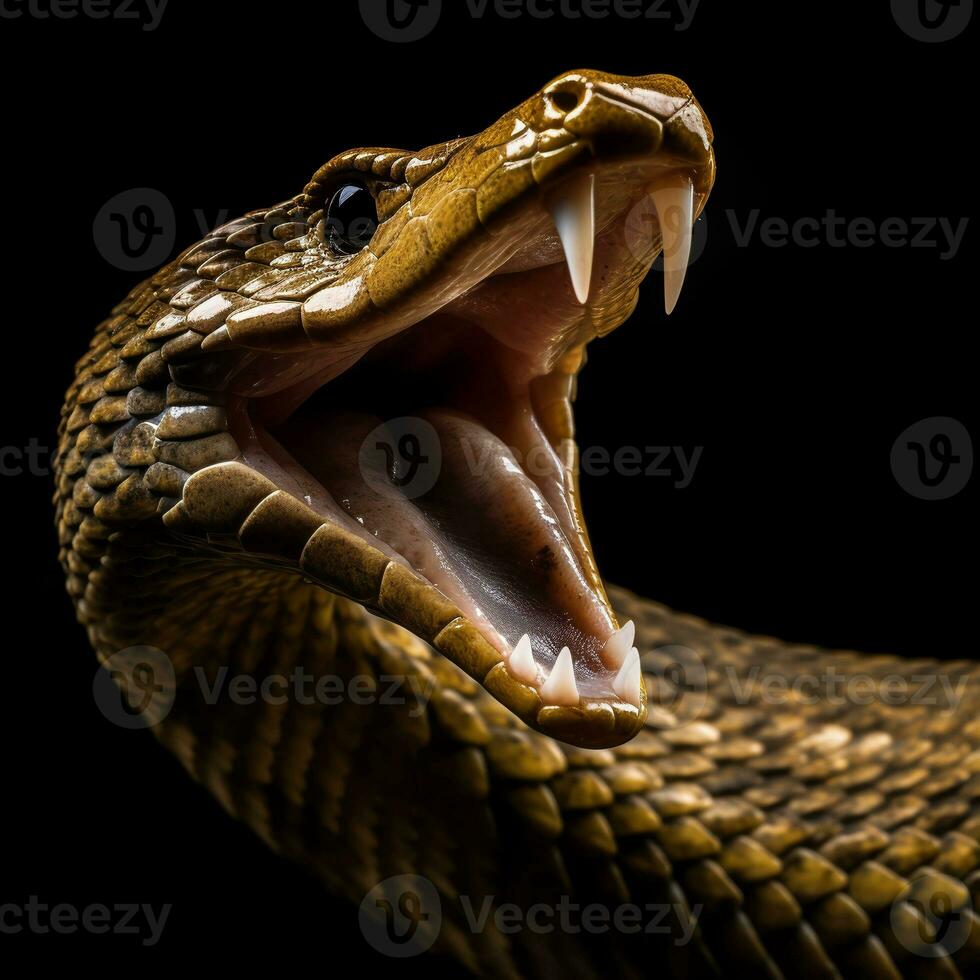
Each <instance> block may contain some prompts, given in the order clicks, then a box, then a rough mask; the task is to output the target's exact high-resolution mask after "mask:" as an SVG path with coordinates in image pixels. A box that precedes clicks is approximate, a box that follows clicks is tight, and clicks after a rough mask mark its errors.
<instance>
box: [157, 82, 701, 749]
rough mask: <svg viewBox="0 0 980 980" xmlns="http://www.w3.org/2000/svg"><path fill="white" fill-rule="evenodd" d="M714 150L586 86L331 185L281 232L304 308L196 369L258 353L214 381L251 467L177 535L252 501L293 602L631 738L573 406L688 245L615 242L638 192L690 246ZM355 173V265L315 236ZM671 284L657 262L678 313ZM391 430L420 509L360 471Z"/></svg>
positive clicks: (294, 307) (362, 168)
mask: <svg viewBox="0 0 980 980" xmlns="http://www.w3.org/2000/svg"><path fill="white" fill-rule="evenodd" d="M707 134H708V130H707V123H706V121H705V120H704V119H703V116H702V115H701V113H700V109H698V108H697V107H696V104H695V103H694V102H693V99H692V97H691V95H690V93H689V91H688V90H687V89H686V87H684V86H683V84H682V83H679V82H676V80H670V79H668V78H667V76H650V77H648V78H646V79H621V78H617V77H616V76H609V75H603V74H602V73H597V72H575V73H570V74H569V75H567V76H562V77H561V78H559V79H557V80H556V81H555V82H553V83H551V84H550V85H549V86H546V88H545V89H544V90H543V91H542V92H541V93H539V94H538V95H537V96H535V97H534V98H533V99H531V100H528V102H526V103H524V104H522V105H521V106H519V107H517V108H516V109H515V110H512V111H511V112H510V113H508V114H507V115H505V116H504V117H503V118H502V119H501V120H499V121H498V123H496V124H494V125H493V126H491V127H490V128H489V129H488V130H486V131H484V133H482V134H480V135H479V136H477V137H474V138H472V139H464V140H457V141H454V142H452V143H450V144H441V145H440V146H437V147H432V148H430V149H429V150H426V151H422V152H421V153H418V154H416V155H414V156H409V155H406V154H404V153H400V152H399V151H383V150H374V151H356V152H352V153H349V154H343V155H342V156H341V157H340V158H337V160H335V161H332V162H331V163H330V164H328V165H327V166H326V167H324V168H322V169H321V171H320V172H318V174H317V175H315V177H314V179H313V180H312V181H311V183H310V184H309V185H308V186H307V189H306V191H305V192H304V195H303V197H302V200H301V202H300V204H299V205H298V213H301V214H306V215H308V217H307V219H306V226H305V227H306V228H307V231H306V233H305V234H302V231H303V228H302V227H298V226H296V227H291V228H290V231H289V233H290V234H294V233H297V232H299V233H301V234H299V235H298V237H296V238H294V239H292V240H290V241H289V243H288V245H289V246H290V248H291V249H292V251H291V252H290V251H288V250H287V251H286V252H280V253H279V254H278V255H277V256H276V257H275V258H273V259H272V261H273V262H277V263H279V264H280V266H282V267H283V268H287V269H296V270H298V271H296V272H295V273H290V274H289V275H290V276H291V277H292V278H287V283H293V282H296V283H299V284H302V285H303V289H305V292H301V291H299V287H298V286H291V285H289V286H287V287H286V288H284V287H283V286H280V285H278V284H277V283H271V284H267V280H261V286H262V288H260V289H251V290H250V291H249V293H248V296H247V299H246V300H245V301H244V302H243V303H242V304H240V305H238V306H237V307H236V308H235V309H233V310H231V311H230V313H229V315H228V316H227V317H226V319H225V321H224V324H223V325H221V326H219V327H218V328H217V329H215V330H214V331H213V332H212V333H211V334H210V336H209V337H208V339H207V341H206V342H205V345H204V349H205V351H206V352H208V353H211V352H214V354H216V355H224V356H229V354H231V355H235V354H236V352H237V354H238V355H240V354H247V355H248V356H247V357H246V358H245V359H244V360H242V361H241V362H240V363H237V362H236V367H235V369H234V371H233V376H232V377H231V380H230V381H229V382H228V390H229V392H230V394H231V396H232V401H233V405H234V406H236V407H235V408H234V410H233V411H232V412H231V413H230V417H229V429H230V431H231V434H232V435H233V436H234V437H235V439H236V441H237V444H238V445H239V446H240V447H241V450H242V456H243V458H244V461H245V463H246V464H248V465H247V467H242V468H241V469H242V470H244V472H241V471H240V469H238V468H237V467H239V466H240V464H238V463H234V464H232V463H229V464H221V465H219V466H212V467H209V468H208V469H207V470H203V471H202V472H201V473H197V474H194V475H193V476H191V478H190V479H189V480H188V481H187V484H186V485H185V487H184V495H183V499H182V501H181V504H180V505H179V506H178V507H177V508H174V509H173V510H172V511H171V512H169V513H168V514H167V515H166V517H165V522H166V523H167V524H168V526H170V527H171V528H172V529H173V530H175V531H179V530H180V528H181V525H182V523H183V522H184V521H185V519H186V520H188V521H189V522H190V523H191V524H196V526H201V525H202V523H204V522H205V521H206V517H207V514H208V513H210V511H209V508H211V507H213V506H214V501H215V500H216V499H217V498H218V497H220V496H222V495H231V494H232V493H233V492H238V493H239V494H241V495H243V498H244V499H245V501H246V504H247V506H246V504H243V505H242V512H243V513H244V514H248V513H250V511H249V508H254V507H255V503H256V498H259V504H260V506H259V507H258V508H257V510H256V512H258V511H259V510H261V511H262V512H263V513H262V517H261V519H259V518H256V517H255V514H251V516H247V517H244V518H243V520H244V524H243V525H242V530H241V532H240V534H239V537H240V538H241V540H242V543H243V545H245V547H246V551H250V552H252V553H257V552H261V551H262V549H263V548H264V549H265V554H266V555H267V556H269V557H273V558H275V559H276V560H281V559H282V558H283V557H284V556H283V555H282V554H280V553H279V552H280V551H281V549H280V548H279V545H278V542H279V541H283V542H285V541H289V542H295V543H294V544H291V545H290V551H289V556H288V557H289V558H290V560H291V561H293V562H295V563H296V565H297V567H298V569H299V570H300V571H302V573H303V574H304V575H305V576H306V577H307V578H309V579H311V580H312V581H314V582H316V583H317V584H319V585H321V586H323V587H325V588H328V589H330V590H332V591H335V592H339V593H341V594H343V595H347V596H349V597H351V598H353V599H355V600H356V601H358V602H360V603H362V604H363V605H365V606H367V607H369V608H371V609H372V610H374V611H376V612H379V613H381V614H382V615H384V616H385V617H387V618H389V619H392V620H394V621H395V622H397V623H399V624H400V625H402V626H405V627H406V628H408V629H409V630H411V631H412V632H414V633H416V634H417V635H418V636H420V637H421V638H422V639H424V640H426V641H428V642H430V643H432V644H433V645H434V646H435V647H436V649H437V650H439V651H440V652H441V653H442V654H443V655H444V656H446V657H447V658H448V659H450V660H451V661H453V662H454V663H456V664H457V665H458V666H460V667H461V668H462V669H463V670H465V671H466V672H467V673H469V674H470V675H471V676H473V677H474V678H476V679H477V680H478V681H480V682H481V683H482V684H483V686H484V687H485V688H486V689H487V690H488V691H489V692H490V693H491V694H492V695H494V696H495V697H496V698H497V699H498V700H499V701H501V702H502V703H503V704H504V705H506V706H507V707H508V708H510V709H511V710H512V711H513V712H514V713H515V714H516V715H518V716H519V717H520V718H522V719H523V720H524V721H525V722H526V723H527V724H529V725H531V726H533V727H535V728H538V729H539V730H541V731H543V732H545V733H547V734H549V735H552V736H554V737H556V738H559V739H562V740H565V741H568V742H572V743H575V744H579V745H582V746H588V747H602V746H611V745H615V744H619V743H621V742H623V741H626V740H627V739H629V738H630V737H632V736H633V735H634V734H635V733H636V732H637V731H638V730H639V728H640V727H641V725H642V724H643V720H644V717H645V713H646V691H645V689H644V686H643V682H642V676H641V673H640V670H639V655H638V653H637V652H636V651H635V648H634V647H633V645H632V624H626V625H625V626H623V627H622V628H619V629H618V628H617V624H616V619H615V614H614V613H613V611H612V609H611V607H610V605H609V602H608V599H607V598H606V594H605V590H604V587H603V584H602V580H601V577H600V575H599V572H598V569H597V568H596V564H595V560H594V558H593V555H592V550H591V547H590V544H589V540H588V533H587V530H586V526H585V521H584V518H583V515H582V511H581V502H580V495H579V492H578V477H577V468H578V460H577V448H576V445H575V442H574V433H573V425H572V411H571V401H572V397H573V392H574V387H575V376H576V374H577V372H578V370H579V369H580V367H581V365H582V363H583V362H584V347H585V345H586V344H587V343H588V341H590V340H591V339H592V338H593V337H595V336H597V335H602V334H605V333H607V332H609V331H610V330H612V329H614V328H615V327H616V326H618V325H619V324H620V323H622V322H623V321H624V320H625V319H626V318H627V317H628V316H629V314H630V313H631V312H632V309H633V307H634V305H635V302H636V290H637V287H638V286H639V283H640V282H641V281H642V279H643V278H644V276H645V275H646V273H647V271H648V270H649V267H650V265H651V264H652V262H653V260H654V259H655V258H656V256H657V254H658V253H659V252H660V250H661V247H664V249H665V251H668V253H669V252H670V251H674V252H677V253H678V254H683V252H684V248H685V242H684V239H685V237H686V238H687V243H688V244H689V234H688V235H687V236H685V234H684V233H683V232H682V233H681V234H678V235H675V236H674V237H673V239H671V238H670V236H669V234H668V232H669V229H668V228H667V227H666V225H664V227H663V229H662V230H661V227H660V225H658V224H655V225H654V227H653V229H652V231H651V233H650V234H649V235H648V237H647V238H646V239H645V240H643V241H640V242H635V241H629V240H628V239H627V234H626V222H627V218H628V216H629V215H630V214H631V212H632V211H633V210H634V209H635V208H636V206H637V205H638V204H639V203H640V202H642V201H643V200H644V198H645V197H646V196H647V195H648V194H649V193H650V192H651V189H653V192H654V199H655V203H656V201H657V195H659V196H660V202H661V203H659V204H657V218H662V216H663V214H664V207H666V206H667V204H671V205H672V206H676V201H675V200H671V201H667V197H669V196H670V195H675V197H676V195H677V194H678V192H680V193H684V192H685V189H686V193H687V201H688V205H687V211H686V212H685V211H683V209H682V212H681V213H682V221H681V225H682V226H683V225H684V224H685V223H687V224H688V225H689V222H690V219H691V218H692V217H693V213H694V212H696V211H698V210H700V208H701V207H702V206H703V204H704V200H705V198H706V196H707V193H708V191H709V189H710V185H711V181H712V179H713V156H712V152H711V149H710V136H709V135H707ZM354 171H356V172H358V173H360V174H362V175H363V176H364V180H365V182H367V183H368V184H369V186H371V187H372V188H373V191H372V193H373V194H374V196H375V199H376V200H377V204H378V215H379V218H380V219H381V223H380V225H379V227H378V229H377V231H376V233H375V235H374V237H373V238H372V240H371V242H370V244H369V245H368V246H367V247H366V248H364V249H363V250H362V251H361V252H359V253H357V254H356V255H353V256H346V257H343V258H340V257H337V256H330V255H328V254H326V252H325V248H326V243H325V242H324V240H323V239H322V236H319V235H318V233H317V232H316V231H315V229H316V227H318V226H319V224H320V223H322V221H323V210H322V208H323V206H324V201H325V200H326V199H328V198H329V197H330V196H331V194H332V192H333V191H332V189H333V188H334V187H335V185H336V181H337V180H338V179H341V178H342V175H343V174H350V173H351V172H354ZM344 179H347V178H344ZM399 182H400V183H399ZM399 188H403V190H399ZM399 195H400V196H399ZM687 231H688V232H689V227H688V229H687ZM678 243H679V244H678ZM672 244H673V246H674V248H673V249H671V248H670V246H671V245H672ZM257 247H259V248H261V247H262V246H257ZM263 254H264V253H263ZM667 258H668V260H670V254H668V256H667ZM683 264H684V263H683V262H675V263H674V264H673V265H671V264H670V262H668V271H669V272H670V274H671V275H670V276H669V277H668V285H667V291H666V294H665V302H666V305H667V306H668V308H669V307H670V306H672V304H673V302H674V301H676V294H677V291H678V290H679V285H680V279H681V278H682V275H683ZM304 270H305V271H304ZM270 278H271V277H270ZM391 419H396V420H397V419H402V420H404V419H409V420H412V424H413V425H415V424H418V425H421V426H422V428H425V427H428V431H430V432H432V433H434V434H435V442H436V445H437V447H438V448H439V450H440V452H441V469H440V470H439V472H438V476H437V479H436V480H435V482H434V483H433V485H432V486H430V487H427V488H426V489H424V491H422V492H421V493H419V494H414V493H413V494H411V495H409V494H406V493H404V492H401V491H399V492H396V493H394V494H392V493H389V492H387V491H386V490H385V489H384V488H382V489H381V490H379V488H378V482H377V480H374V479H372V478H371V473H370V470H371V466H373V465H375V464H370V463H369V464H367V468H366V465H365V453H364V448H365V446H367V447H369V448H370V446H371V445H373V444H375V443H377V442H378V437H377V436H376V435H375V433H376V432H379V431H380V432H384V433H388V432H389V429H388V428H386V426H389V423H388V422H386V421H385V420H391ZM395 437H396V438H395V439H394V440H389V443H390V444H389V448H393V446H394V445H395V442H397V432H396V433H395ZM386 438H387V437H386ZM381 441H382V442H384V441H385V440H384V439H382V440H381ZM481 458H482V460H483V463H482V464H481V462H480V461H481ZM534 459H538V460H539V461H540V463H539V466H538V467H537V468H536V469H532V467H531V466H530V465H529V464H528V461H529V460H532V461H533V460H534ZM474 460H475V462H476V468H474ZM480 465H484V469H483V470H482V471H481V470H480V469H479V466H480ZM390 467H391V462H390V460H389V461H388V462H387V463H385V464H384V466H383V467H382V470H384V471H387V470H390ZM246 474H252V475H246ZM373 475H374V476H375V477H377V476H378V473H377V472H375V473H374V474H373ZM382 475H384V474H382ZM389 475H390V476H396V475H398V474H397V473H396V472H395V471H392V472H391V473H390V474H389ZM256 479H258V480H259V482H258V483H257V484H256V483H254V481H255V480H256ZM216 481H220V485H221V486H222V487H223V489H222V490H221V491H220V492H219V491H216V490H215V489H214V486H216V485H217V482H216ZM270 488H271V489H270ZM263 491H265V492H266V493H267V494H268V499H269V500H272V499H275V500H276V501H277V503H276V504H275V506H272V505H271V504H267V502H266V500H262V499H261V496H260V495H261V493H262V492H263ZM287 501H292V502H291V503H287ZM234 513H235V514H236V520H237V519H238V517H237V515H238V514H239V511H238V510H234ZM270 521H271V522H272V525H271V528H265V524H267V523H269V522H270ZM277 521H278V522H279V524H276V523H275V522H277ZM246 530H247V531H248V535H247V540H246V537H243V535H245V532H246ZM263 560H267V559H263Z"/></svg>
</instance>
